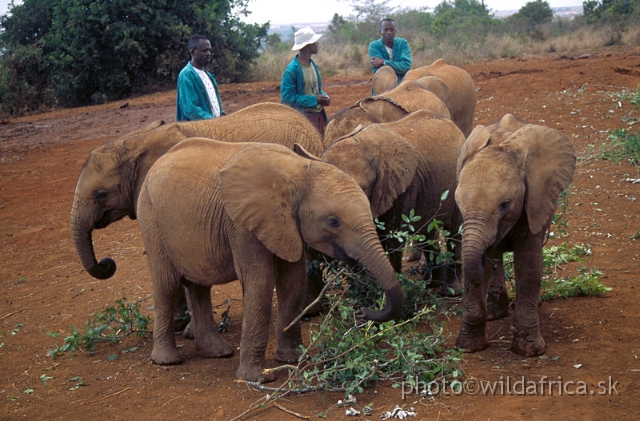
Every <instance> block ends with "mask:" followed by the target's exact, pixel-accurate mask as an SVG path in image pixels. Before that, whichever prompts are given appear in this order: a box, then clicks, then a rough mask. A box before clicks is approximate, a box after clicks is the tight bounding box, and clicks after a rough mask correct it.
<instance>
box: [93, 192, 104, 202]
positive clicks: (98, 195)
mask: <svg viewBox="0 0 640 421" xmlns="http://www.w3.org/2000/svg"><path fill="white" fill-rule="evenodd" d="M95 198H96V201H98V202H104V201H105V200H107V191H106V190H98V191H96V194H95Z"/></svg>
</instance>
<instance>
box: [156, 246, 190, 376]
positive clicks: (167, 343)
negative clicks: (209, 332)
mask: <svg viewBox="0 0 640 421" xmlns="http://www.w3.org/2000/svg"><path fill="white" fill-rule="evenodd" d="M149 263H150V268H151V272H152V273H151V279H152V280H153V297H154V308H155V310H154V316H155V317H154V321H153V350H152V351H151V360H152V361H153V362H154V363H156V364H162V365H172V364H180V363H181V362H182V357H180V353H178V348H177V347H176V338H175V333H174V327H173V311H174V309H175V303H176V302H177V300H178V295H179V293H180V288H181V287H180V283H179V282H178V280H177V279H175V280H173V279H171V280H168V279H167V278H166V277H163V275H162V274H161V273H162V272H163V270H162V269H164V268H159V267H158V266H157V265H154V264H152V262H151V258H150V262H149ZM176 278H177V277H176Z"/></svg>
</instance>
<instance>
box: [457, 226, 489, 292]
mask: <svg viewBox="0 0 640 421" xmlns="http://www.w3.org/2000/svg"><path fill="white" fill-rule="evenodd" d="M486 237H487V235H486V228H484V226H482V225H480V224H473V223H468V222H465V224H464V232H463V235H462V267H463V268H464V276H465V279H466V280H467V282H471V283H473V284H477V283H480V282H482V280H483V279H484V273H485V259H484V257H485V252H486V250H487V248H488V247H489V245H490V244H491V242H490V241H487V239H486Z"/></svg>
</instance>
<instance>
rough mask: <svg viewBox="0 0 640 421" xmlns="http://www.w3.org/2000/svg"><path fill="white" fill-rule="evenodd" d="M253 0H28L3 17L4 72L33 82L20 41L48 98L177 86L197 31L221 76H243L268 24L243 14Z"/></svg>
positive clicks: (71, 102) (73, 100)
mask: <svg viewBox="0 0 640 421" xmlns="http://www.w3.org/2000/svg"><path fill="white" fill-rule="evenodd" d="M248 1H249V0H181V1H179V2H178V1H177V0H148V1H145V0H66V1H62V2H61V1H55V0H24V3H22V4H21V5H18V6H14V7H13V8H12V9H11V10H10V14H9V15H6V16H3V17H1V18H0V30H1V31H2V32H1V33H0V51H3V55H2V57H0V80H5V79H7V78H9V77H12V78H15V77H18V78H21V79H20V81H19V82H20V83H18V85H19V86H23V88H24V87H25V84H27V85H29V86H33V81H31V80H28V79H29V78H31V79H33V75H29V76H28V77H27V76H26V75H20V73H19V72H16V69H17V68H18V67H19V66H20V58H19V57H18V56H17V55H16V54H17V53H18V52H19V51H23V52H24V50H20V48H19V47H20V46H22V47H28V48H30V49H32V50H33V49H34V50H36V51H31V53H30V54H29V57H31V59H32V62H33V58H34V57H40V58H41V60H40V61H39V62H38V63H37V66H34V65H30V69H31V70H32V71H33V72H36V73H37V74H38V75H40V78H39V81H38V83H39V85H40V87H39V89H40V90H46V91H47V92H50V93H51V97H50V98H48V101H49V102H50V103H51V105H53V104H54V103H58V104H61V105H64V106H77V105H85V104H90V103H97V102H102V101H105V100H114V99H120V98H123V97H127V96H130V95H132V94H139V93H146V92H151V91H153V90H157V89H158V88H159V87H169V86H174V84H175V81H176V79H177V76H178V73H179V71H180V69H181V68H182V67H183V66H184V65H185V64H186V62H187V61H188V60H189V54H188V52H187V51H186V44H187V40H188V38H189V37H190V36H191V35H193V34H196V33H197V34H201V35H204V36H206V37H208V38H209V39H210V40H211V44H212V50H213V51H212V56H213V59H212V64H211V65H210V67H209V69H210V70H212V71H213V72H214V73H215V74H216V78H217V79H218V81H219V82H223V83H224V82H238V81H242V80H244V78H246V77H247V76H248V74H249V68H250V66H251V64H252V63H253V61H254V60H255V59H256V58H257V57H258V50H259V48H260V46H261V42H262V40H263V39H264V38H266V35H267V31H268V29H269V24H268V23H267V24H263V25H257V24H253V25H249V24H245V23H243V22H242V21H241V20H240V18H239V16H241V15H246V14H248V12H247V9H246V4H247V3H248ZM9 58H10V59H9ZM9 89H11V88H9ZM24 91H29V90H24V89H23V92H24ZM3 108H6V107H3ZM29 109H30V110H31V111H33V108H31V107H29ZM0 111H5V112H7V110H6V109H4V110H0ZM11 112H12V113H15V112H16V111H11Z"/></svg>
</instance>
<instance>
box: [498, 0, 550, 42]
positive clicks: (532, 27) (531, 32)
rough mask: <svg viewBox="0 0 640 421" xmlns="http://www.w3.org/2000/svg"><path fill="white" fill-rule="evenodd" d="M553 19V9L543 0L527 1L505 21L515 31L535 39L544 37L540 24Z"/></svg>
mask: <svg viewBox="0 0 640 421" xmlns="http://www.w3.org/2000/svg"><path fill="white" fill-rule="evenodd" d="M552 20H553V10H552V9H551V7H550V6H549V3H547V2H546V1H543V0H536V1H532V2H529V3H527V4H525V5H524V6H522V8H520V10H518V12H517V13H515V14H513V15H511V16H509V17H508V18H507V23H508V24H510V25H511V28H513V31H514V32H516V33H522V32H524V33H526V34H527V35H528V36H530V37H532V38H533V39H536V40H539V41H541V40H543V39H545V38H546V35H545V32H544V31H543V30H542V28H541V25H543V24H546V23H550V22H551V21H552Z"/></svg>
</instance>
